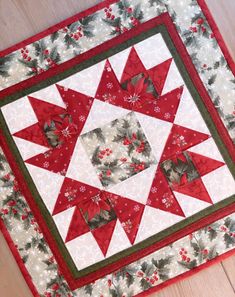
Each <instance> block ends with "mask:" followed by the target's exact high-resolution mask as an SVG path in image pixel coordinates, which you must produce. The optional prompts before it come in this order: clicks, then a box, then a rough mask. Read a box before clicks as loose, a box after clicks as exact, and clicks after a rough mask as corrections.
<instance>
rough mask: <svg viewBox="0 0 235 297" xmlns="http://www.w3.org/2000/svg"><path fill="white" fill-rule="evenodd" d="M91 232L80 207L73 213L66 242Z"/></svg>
mask: <svg viewBox="0 0 235 297" xmlns="http://www.w3.org/2000/svg"><path fill="white" fill-rule="evenodd" d="M89 231H90V228H89V227H88V225H87V223H86V221H85V219H84V218H83V215H82V214H81V211H80V210H79V207H76V208H75V210H74V213H73V217H72V220H71V222H70V225H69V229H68V233H67V236H66V239H65V242H69V241H71V240H73V239H75V238H77V237H79V236H81V235H83V234H86V233H87V232H89Z"/></svg>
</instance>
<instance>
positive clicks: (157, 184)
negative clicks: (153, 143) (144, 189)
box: [147, 167, 185, 217]
mask: <svg viewBox="0 0 235 297" xmlns="http://www.w3.org/2000/svg"><path fill="white" fill-rule="evenodd" d="M147 205H149V206H152V207H154V208H159V209H161V210H163V211H167V212H170V213H173V214H175V215H178V216H182V217H185V215H184V212H183V210H182V209H181V207H180V205H179V203H178V201H177V199H176V197H175V195H174V193H173V192H172V190H171V188H170V186H169V185H168V182H167V180H166V178H165V176H164V174H163V173H162V171H161V169H160V168H159V167H158V169H157V172H156V175H155V177H154V180H153V183H152V186H151V189H150V192H149V197H148V201H147Z"/></svg>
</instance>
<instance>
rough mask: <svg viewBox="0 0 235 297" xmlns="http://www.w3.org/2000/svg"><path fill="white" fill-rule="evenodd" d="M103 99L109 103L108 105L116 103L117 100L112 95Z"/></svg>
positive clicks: (106, 95)
mask: <svg viewBox="0 0 235 297" xmlns="http://www.w3.org/2000/svg"><path fill="white" fill-rule="evenodd" d="M102 98H103V99H104V102H107V103H115V100H116V96H113V95H112V94H110V93H106V94H104V95H103V96H102Z"/></svg>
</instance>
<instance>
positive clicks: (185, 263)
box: [178, 259, 197, 270]
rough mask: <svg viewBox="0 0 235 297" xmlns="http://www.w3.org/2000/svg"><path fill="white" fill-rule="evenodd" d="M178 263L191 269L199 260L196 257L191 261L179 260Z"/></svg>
mask: <svg viewBox="0 0 235 297" xmlns="http://www.w3.org/2000/svg"><path fill="white" fill-rule="evenodd" d="M178 263H179V264H180V265H181V266H183V267H185V268H187V269H188V270H191V269H192V268H194V267H196V266H197V260H196V259H194V260H193V261H190V262H184V261H178Z"/></svg>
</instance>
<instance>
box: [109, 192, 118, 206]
mask: <svg viewBox="0 0 235 297" xmlns="http://www.w3.org/2000/svg"><path fill="white" fill-rule="evenodd" d="M108 200H109V202H110V204H111V206H112V207H114V206H115V205H116V204H117V201H118V196H117V195H112V196H111V197H109V198H108Z"/></svg>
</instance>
